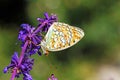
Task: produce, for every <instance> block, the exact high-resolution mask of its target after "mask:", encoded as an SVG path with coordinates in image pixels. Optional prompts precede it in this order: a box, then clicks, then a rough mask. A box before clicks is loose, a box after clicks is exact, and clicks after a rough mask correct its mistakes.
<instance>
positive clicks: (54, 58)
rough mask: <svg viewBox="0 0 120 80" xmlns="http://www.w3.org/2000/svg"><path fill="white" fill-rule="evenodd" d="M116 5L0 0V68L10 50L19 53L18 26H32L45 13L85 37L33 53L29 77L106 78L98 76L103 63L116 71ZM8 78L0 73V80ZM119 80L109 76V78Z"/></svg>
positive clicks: (119, 55) (119, 21)
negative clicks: (67, 45) (53, 49)
mask: <svg viewBox="0 0 120 80" xmlns="http://www.w3.org/2000/svg"><path fill="white" fill-rule="evenodd" d="M119 8H120V0H17V1H16V0H1V1H0V54H1V56H0V70H1V71H2V69H3V68H4V67H5V66H6V65H8V64H9V62H10V59H11V55H12V54H13V52H14V51H19V52H20V48H19V46H20V45H19V42H18V41H17V35H18V31H19V28H20V27H19V25H20V24H22V23H30V24H31V25H34V26H36V25H37V24H38V22H37V21H36V18H37V17H44V16H43V13H44V12H48V13H50V14H51V13H53V14H56V15H57V16H58V19H59V21H60V22H65V23H68V24H70V25H74V26H78V27H80V28H82V29H83V30H84V32H85V37H84V38H83V39H82V40H81V41H80V42H79V43H78V44H76V45H75V46H73V47H71V48H69V49H66V50H64V51H60V52H51V53H50V55H49V56H44V55H43V56H41V57H39V56H38V55H37V54H36V55H34V56H33V58H35V64H34V68H33V70H32V71H31V74H32V76H33V78H34V79H35V80H47V78H48V76H50V74H52V73H54V74H55V76H56V77H58V79H59V80H106V79H100V78H99V77H100V75H99V70H100V69H101V67H104V65H108V67H109V66H110V68H111V66H112V67H115V69H117V71H120V10H119ZM16 44H18V45H16ZM116 73H117V72H116ZM119 74H120V73H119ZM105 75H107V74H105ZM108 77H110V76H108ZM9 78H10V74H6V75H5V74H3V73H2V72H1V73H0V79H1V80H8V79H9ZM119 79H120V78H119ZM119 79H117V78H114V76H113V80H119ZM18 80H21V79H18ZM107 80H112V79H109V78H108V79H107Z"/></svg>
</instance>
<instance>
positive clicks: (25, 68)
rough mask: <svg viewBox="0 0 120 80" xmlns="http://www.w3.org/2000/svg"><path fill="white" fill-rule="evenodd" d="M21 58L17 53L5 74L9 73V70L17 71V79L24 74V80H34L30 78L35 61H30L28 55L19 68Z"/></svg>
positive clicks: (6, 68) (5, 69)
mask: <svg viewBox="0 0 120 80" xmlns="http://www.w3.org/2000/svg"><path fill="white" fill-rule="evenodd" d="M18 62H19V57H18V53H17V52H15V53H14V55H13V56H12V59H11V63H10V64H9V65H8V66H7V67H5V68H4V70H3V72H4V73H7V71H8V70H11V71H12V72H13V70H16V74H15V77H17V78H18V77H19V76H20V74H23V76H24V77H23V80H32V77H31V76H30V74H29V72H30V70H32V66H33V64H34V59H30V58H29V57H28V56H27V55H24V58H23V60H22V63H21V65H20V66H18Z"/></svg>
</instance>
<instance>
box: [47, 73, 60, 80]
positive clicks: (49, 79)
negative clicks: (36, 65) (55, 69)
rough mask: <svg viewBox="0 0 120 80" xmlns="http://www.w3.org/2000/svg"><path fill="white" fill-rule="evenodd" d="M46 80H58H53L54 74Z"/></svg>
mask: <svg viewBox="0 0 120 80" xmlns="http://www.w3.org/2000/svg"><path fill="white" fill-rule="evenodd" d="M48 80H58V79H57V78H55V76H54V74H51V77H50V78H48Z"/></svg>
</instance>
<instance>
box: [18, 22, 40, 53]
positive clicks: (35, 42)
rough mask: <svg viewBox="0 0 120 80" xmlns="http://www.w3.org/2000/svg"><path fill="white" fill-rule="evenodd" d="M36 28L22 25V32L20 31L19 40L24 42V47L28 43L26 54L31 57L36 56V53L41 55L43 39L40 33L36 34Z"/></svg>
mask: <svg viewBox="0 0 120 80" xmlns="http://www.w3.org/2000/svg"><path fill="white" fill-rule="evenodd" d="M34 31H35V27H32V26H31V25H29V24H22V25H21V30H20V31H19V35H18V39H19V40H20V41H21V42H22V46H23V45H24V44H25V42H26V41H28V42H29V43H28V46H27V49H26V52H27V53H29V54H30V55H32V54H35V53H36V52H37V53H38V54H39V55H41V53H40V51H39V49H40V48H41V47H40V45H39V44H40V42H41V40H42V37H41V36H40V34H39V33H34Z"/></svg>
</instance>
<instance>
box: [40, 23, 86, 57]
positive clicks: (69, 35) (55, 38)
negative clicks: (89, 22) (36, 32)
mask: <svg viewBox="0 0 120 80" xmlns="http://www.w3.org/2000/svg"><path fill="white" fill-rule="evenodd" d="M83 36H84V31H83V30H82V29H81V28H78V27H74V26H70V25H68V24H66V23H61V22H54V23H53V24H52V25H51V26H50V28H49V29H48V32H47V33H46V35H45V37H44V39H43V40H42V41H41V44H40V45H41V48H42V50H43V53H44V54H46V55H48V54H49V52H50V51H61V50H64V49H67V48H69V47H71V46H73V45H75V44H76V43H77V42H79V41H80V40H81V39H82V38H83Z"/></svg>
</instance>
